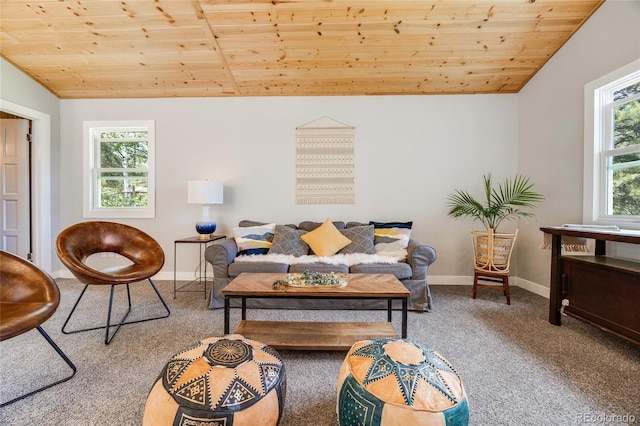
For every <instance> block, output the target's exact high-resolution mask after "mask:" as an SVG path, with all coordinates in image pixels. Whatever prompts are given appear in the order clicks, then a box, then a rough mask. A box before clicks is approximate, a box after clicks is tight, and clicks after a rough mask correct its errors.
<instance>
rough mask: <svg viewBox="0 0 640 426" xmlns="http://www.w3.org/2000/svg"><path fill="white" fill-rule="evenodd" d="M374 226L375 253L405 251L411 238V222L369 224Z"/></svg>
mask: <svg viewBox="0 0 640 426" xmlns="http://www.w3.org/2000/svg"><path fill="white" fill-rule="evenodd" d="M369 224H370V225H373V226H374V229H373V234H374V244H375V249H376V253H380V252H398V251H400V250H406V249H407V247H408V246H409V238H410V237H411V226H412V225H413V222H373V221H372V222H369Z"/></svg>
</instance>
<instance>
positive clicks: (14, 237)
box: [0, 119, 31, 258]
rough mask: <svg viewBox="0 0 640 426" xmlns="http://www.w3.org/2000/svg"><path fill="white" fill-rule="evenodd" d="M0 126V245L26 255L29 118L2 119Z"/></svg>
mask: <svg viewBox="0 0 640 426" xmlns="http://www.w3.org/2000/svg"><path fill="white" fill-rule="evenodd" d="M0 126H1V128H2V146H1V147H0V192H1V194H0V195H1V197H2V199H1V200H0V221H1V222H0V249H2V250H5V251H8V252H10V253H14V254H17V255H18V256H21V257H24V258H28V257H29V256H30V251H31V242H30V238H31V237H30V230H31V217H30V213H29V204H30V203H29V200H30V195H29V141H28V140H27V138H28V135H27V134H28V132H29V121H28V120H13V119H2V120H0Z"/></svg>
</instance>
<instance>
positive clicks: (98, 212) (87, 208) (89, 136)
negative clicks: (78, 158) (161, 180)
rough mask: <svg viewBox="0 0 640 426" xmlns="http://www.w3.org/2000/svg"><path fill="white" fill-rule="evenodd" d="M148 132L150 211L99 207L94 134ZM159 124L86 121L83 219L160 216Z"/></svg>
mask: <svg viewBox="0 0 640 426" xmlns="http://www.w3.org/2000/svg"><path fill="white" fill-rule="evenodd" d="M105 128H109V129H113V130H132V131H133V130H146V131H148V132H149V133H148V136H149V140H148V143H149V146H148V149H149V152H148V158H147V165H148V169H147V173H148V176H147V178H148V181H147V182H148V185H149V187H148V192H147V207H135V208H131V207H117V208H114V207H110V208H104V207H99V206H98V202H97V198H96V196H97V194H98V185H99V183H98V174H97V165H98V155H99V150H98V142H97V141H96V140H94V139H93V133H94V130H97V129H105ZM155 139H156V138H155V121H154V120H125V121H85V122H83V159H84V161H83V163H84V166H83V177H84V180H83V216H84V217H85V218H91V219H99V218H102V219H153V218H155V216H156V207H155V206H156V197H155V193H156V190H155V187H156V183H155V182H156V180H155V175H156V173H155V169H156V161H155V151H156V150H155V146H156V143H155Z"/></svg>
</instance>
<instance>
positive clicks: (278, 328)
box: [235, 320, 398, 351]
mask: <svg viewBox="0 0 640 426" xmlns="http://www.w3.org/2000/svg"><path fill="white" fill-rule="evenodd" d="M235 333H237V334H242V335H243V336H245V337H248V338H250V339H253V340H257V341H259V342H262V343H264V344H267V345H269V346H271V347H272V348H274V349H278V350H301V351H348V350H349V349H350V348H351V346H353V344H354V343H356V342H358V341H360V340H366V339H374V338H388V337H398V333H397V332H396V330H395V328H394V327H393V324H391V323H390V322H304V321H303V322H293V321H247V320H243V321H241V322H240V325H239V326H238V328H236V331H235Z"/></svg>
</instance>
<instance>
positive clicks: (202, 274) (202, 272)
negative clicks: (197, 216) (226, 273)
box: [173, 234, 227, 299]
mask: <svg viewBox="0 0 640 426" xmlns="http://www.w3.org/2000/svg"><path fill="white" fill-rule="evenodd" d="M225 238H227V237H226V236H225V235H215V234H211V235H209V236H208V237H206V238H202V237H200V236H196V237H188V238H181V239H179V240H175V241H174V242H173V298H174V299H175V298H176V294H177V293H200V291H202V292H203V293H204V298H205V299H206V298H207V262H206V261H205V259H204V250H205V249H206V248H207V245H208V244H209V243H211V242H213V241H215V240H222V239H225ZM178 244H199V248H200V256H199V259H200V263H199V264H198V265H199V274H198V277H197V278H195V279H193V280H191V281H189V282H188V283H186V284H184V285H182V286H180V287H178V286H177V279H176V274H177V259H178V257H177V251H178ZM202 265H204V266H202ZM193 283H200V284H202V287H203V288H202V290H184V288H185V287H187V286H188V285H191V284H193Z"/></svg>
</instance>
